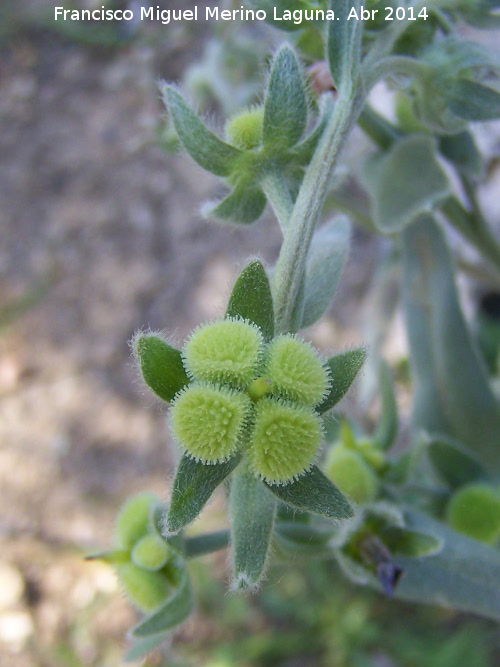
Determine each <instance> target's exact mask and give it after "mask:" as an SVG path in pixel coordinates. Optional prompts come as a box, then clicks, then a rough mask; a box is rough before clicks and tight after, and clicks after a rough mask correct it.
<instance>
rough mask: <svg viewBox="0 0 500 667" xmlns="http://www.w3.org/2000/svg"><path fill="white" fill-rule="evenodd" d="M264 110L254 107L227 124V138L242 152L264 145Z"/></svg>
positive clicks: (231, 119)
mask: <svg viewBox="0 0 500 667" xmlns="http://www.w3.org/2000/svg"><path fill="white" fill-rule="evenodd" d="M263 121H264V108H263V107H254V108H253V109H248V110H247V111H243V112H242V113H240V114H238V115H237V116H234V117H233V118H230V119H229V120H228V121H227V123H226V138H227V140H228V142H229V143H230V144H233V146H236V148H240V149H241V150H250V149H251V148H256V147H257V146H259V145H260V144H261V143H262V128H263Z"/></svg>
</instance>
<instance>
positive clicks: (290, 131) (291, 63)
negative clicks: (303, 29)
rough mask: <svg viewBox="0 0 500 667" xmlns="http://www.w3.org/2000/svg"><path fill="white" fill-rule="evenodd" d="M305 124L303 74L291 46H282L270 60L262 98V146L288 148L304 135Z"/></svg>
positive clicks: (305, 102) (277, 148) (305, 101)
mask: <svg viewBox="0 0 500 667" xmlns="http://www.w3.org/2000/svg"><path fill="white" fill-rule="evenodd" d="M306 123H307V100H306V94H305V87H304V77H303V75H302V71H301V68H300V65H299V63H298V61H297V57H296V55H295V53H294V51H293V49H292V48H291V47H290V46H287V45H285V46H283V47H281V49H280V50H279V51H278V53H277V54H276V56H275V58H274V60H273V64H272V68H271V75H270V77H269V86H268V89H267V93H266V99H265V101H264V128H263V143H264V147H265V149H271V150H272V151H275V150H279V149H283V148H290V147H291V146H293V145H294V144H296V143H297V142H298V141H299V139H300V138H301V136H302V135H303V134H304V130H305V128H306Z"/></svg>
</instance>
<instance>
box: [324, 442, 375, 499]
mask: <svg viewBox="0 0 500 667" xmlns="http://www.w3.org/2000/svg"><path fill="white" fill-rule="evenodd" d="M325 473H326V475H327V477H329V478H330V479H331V480H332V482H334V484H336V485H337V486H338V488H339V489H340V490H341V491H342V492H343V493H345V494H346V495H347V496H349V498H351V500H353V501H354V502H356V503H358V504H359V505H363V504H365V503H369V502H371V501H372V500H375V498H376V497H377V494H378V490H379V480H378V478H377V476H376V474H375V473H374V472H373V470H372V469H371V468H370V466H369V465H368V464H367V463H366V461H365V460H364V459H363V457H362V456H361V454H359V453H358V452H356V451H354V450H353V449H347V448H346V447H344V446H343V445H336V446H335V447H333V449H332V450H331V451H330V454H329V456H328V459H327V462H326V467H325Z"/></svg>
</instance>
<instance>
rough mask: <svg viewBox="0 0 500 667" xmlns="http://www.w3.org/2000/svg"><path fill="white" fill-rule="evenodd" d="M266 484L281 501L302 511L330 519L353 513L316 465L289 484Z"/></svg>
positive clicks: (343, 517) (342, 496) (341, 517)
mask: <svg viewBox="0 0 500 667" xmlns="http://www.w3.org/2000/svg"><path fill="white" fill-rule="evenodd" d="M266 486H267V487H268V488H269V490H270V491H272V493H274V495H275V496H277V497H278V498H279V499H280V500H281V501H282V502H284V503H286V504H287V505H291V506H292V507H295V508H297V509H299V510H302V511H304V512H312V513H313V514H320V515H322V516H326V517H328V518H330V519H348V518H349V517H351V516H353V514H354V513H353V511H352V508H351V506H350V504H349V502H348V501H347V498H346V497H345V496H344V495H343V494H342V493H341V492H340V491H339V490H338V488H337V487H336V486H335V484H333V482H331V481H330V480H329V479H328V477H325V475H324V474H323V473H322V472H321V470H320V469H319V468H318V467H317V466H313V467H312V468H311V469H310V470H309V472H306V473H305V475H302V477H299V479H298V480H297V481H296V482H292V483H291V484H286V485H285V486H281V485H272V486H271V485H268V484H266Z"/></svg>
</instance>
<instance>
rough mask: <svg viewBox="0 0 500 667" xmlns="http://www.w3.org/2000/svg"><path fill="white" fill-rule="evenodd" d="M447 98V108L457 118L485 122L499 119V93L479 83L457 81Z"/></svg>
mask: <svg viewBox="0 0 500 667" xmlns="http://www.w3.org/2000/svg"><path fill="white" fill-rule="evenodd" d="M449 96H450V98H451V99H450V101H449V107H450V109H451V111H453V113H454V114H456V115H457V116H459V118H463V119H464V120H470V121H485V120H494V119H495V118H499V117H500V93H499V92H498V91H497V90H494V89H493V88H489V87H488V86H483V85H482V84H481V83H477V82H476V81H470V80H469V79H458V81H457V82H456V83H455V85H454V86H453V88H452V90H451V92H450V94H449Z"/></svg>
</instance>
